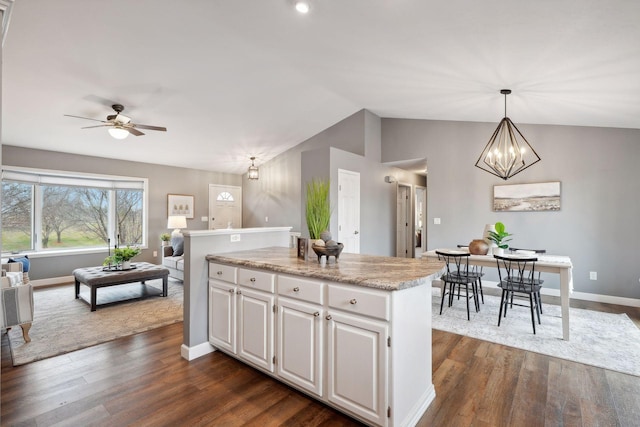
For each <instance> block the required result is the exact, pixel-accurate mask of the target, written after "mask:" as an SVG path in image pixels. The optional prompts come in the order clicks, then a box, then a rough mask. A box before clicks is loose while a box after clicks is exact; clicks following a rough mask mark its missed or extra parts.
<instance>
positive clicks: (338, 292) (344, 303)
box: [329, 284, 389, 320]
mask: <svg viewBox="0 0 640 427" xmlns="http://www.w3.org/2000/svg"><path fill="white" fill-rule="evenodd" d="M329 307H332V308H336V309H339V310H344V311H348V312H350V313H355V314H362V315H365V316H371V317H376V318H378V319H384V320H389V294H388V293H387V292H383V291H376V290H374V289H366V288H357V287H354V286H345V285H333V284H331V285H329Z"/></svg>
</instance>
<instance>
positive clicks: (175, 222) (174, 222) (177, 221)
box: [167, 215, 187, 230]
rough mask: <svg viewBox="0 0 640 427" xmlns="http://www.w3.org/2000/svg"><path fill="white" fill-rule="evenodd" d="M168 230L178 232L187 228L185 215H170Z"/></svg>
mask: <svg viewBox="0 0 640 427" xmlns="http://www.w3.org/2000/svg"><path fill="white" fill-rule="evenodd" d="M167 228H173V229H176V230H179V229H181V228H187V217H186V216H184V215H169V219H168V220H167Z"/></svg>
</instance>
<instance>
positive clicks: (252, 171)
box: [247, 157, 260, 179]
mask: <svg viewBox="0 0 640 427" xmlns="http://www.w3.org/2000/svg"><path fill="white" fill-rule="evenodd" d="M249 158H250V159H251V166H249V169H248V170H247V177H248V178H249V179H258V177H259V176H260V172H259V171H258V167H257V166H256V165H255V164H253V161H254V160H255V159H256V158H255V157H249Z"/></svg>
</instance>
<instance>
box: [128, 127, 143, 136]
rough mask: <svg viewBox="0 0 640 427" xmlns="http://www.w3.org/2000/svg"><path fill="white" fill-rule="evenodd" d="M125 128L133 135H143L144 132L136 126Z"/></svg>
mask: <svg viewBox="0 0 640 427" xmlns="http://www.w3.org/2000/svg"><path fill="white" fill-rule="evenodd" d="M124 129H126V130H128V131H129V133H130V134H131V135H135V136H142V135H144V133H142V132H140V131H139V130H138V129H136V128H134V127H125V128H124Z"/></svg>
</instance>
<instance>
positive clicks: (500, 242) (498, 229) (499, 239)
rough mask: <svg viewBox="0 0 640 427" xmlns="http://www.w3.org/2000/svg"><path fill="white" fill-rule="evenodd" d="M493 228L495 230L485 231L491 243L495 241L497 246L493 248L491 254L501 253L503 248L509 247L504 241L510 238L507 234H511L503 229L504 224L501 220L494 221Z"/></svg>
mask: <svg viewBox="0 0 640 427" xmlns="http://www.w3.org/2000/svg"><path fill="white" fill-rule="evenodd" d="M494 228H495V231H493V230H489V231H487V234H488V236H487V238H488V239H489V240H490V241H492V242H493V243H495V244H496V246H497V247H498V248H497V249H494V251H493V254H494V255H503V254H504V250H505V249H507V248H508V247H509V245H507V243H506V242H508V241H510V240H511V238H510V237H509V236H512V234H510V233H507V232H506V231H505V227H504V224H503V223H501V222H496V223H495V225H494Z"/></svg>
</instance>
